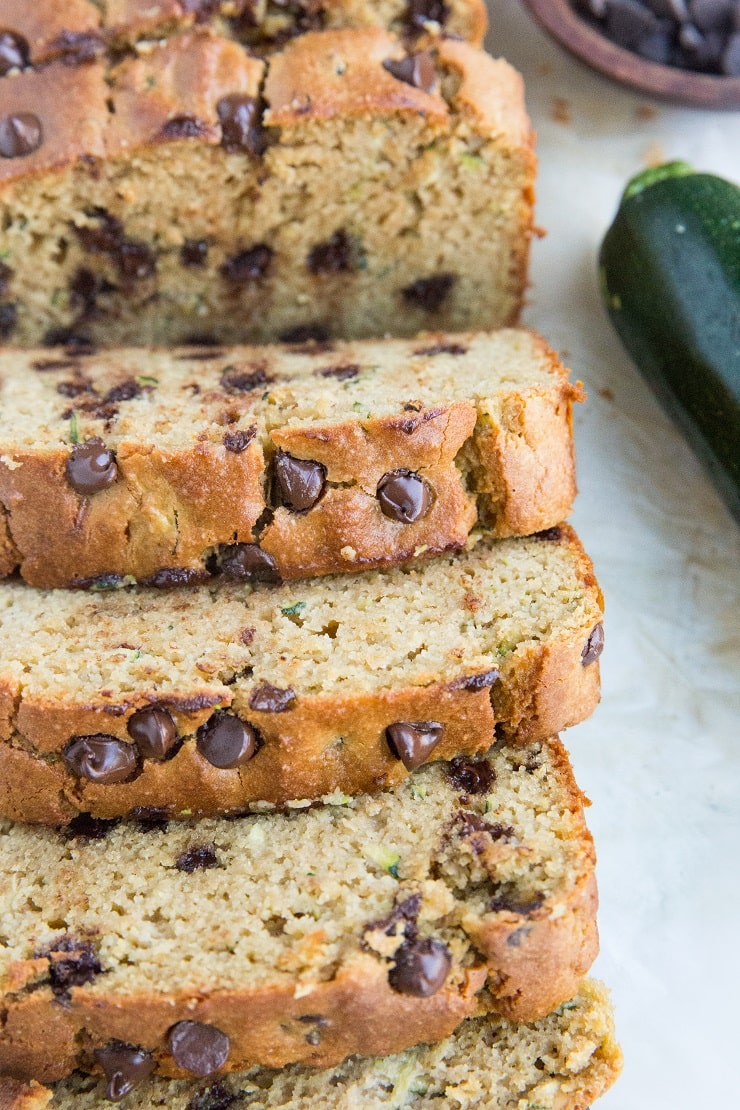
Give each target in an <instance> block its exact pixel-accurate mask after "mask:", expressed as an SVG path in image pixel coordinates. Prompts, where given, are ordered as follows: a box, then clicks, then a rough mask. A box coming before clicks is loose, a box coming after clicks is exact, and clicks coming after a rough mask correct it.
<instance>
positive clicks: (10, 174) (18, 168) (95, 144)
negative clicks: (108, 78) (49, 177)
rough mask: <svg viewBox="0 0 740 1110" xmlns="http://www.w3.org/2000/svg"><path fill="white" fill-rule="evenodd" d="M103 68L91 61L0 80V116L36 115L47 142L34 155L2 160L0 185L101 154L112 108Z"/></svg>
mask: <svg viewBox="0 0 740 1110" xmlns="http://www.w3.org/2000/svg"><path fill="white" fill-rule="evenodd" d="M108 94H109V90H108V86H107V85H106V83H105V69H104V67H103V66H101V65H97V64H91V65H85V66H79V67H76V68H75V67H69V66H65V65H62V64H55V65H53V66H49V68H48V69H44V70H39V71H37V72H35V71H32V72H28V73H21V74H18V76H16V77H13V78H12V79H8V80H3V81H2V82H0V115H4V116H11V115H17V114H24V115H25V114H31V115H33V116H36V118H37V119H38V121H39V123H40V125H41V132H42V136H43V140H42V142H41V144H40V146H38V148H37V149H36V150H34V151H32V152H31V153H30V154H26V155H24V156H23V157H19V158H0V189H3V191H5V190H6V189H7V187H8V186H9V185H10V184H12V183H13V182H16V183H18V185H19V186H22V184H23V182H24V181H27V180H29V179H31V178H33V177H35V176H37V175H38V174H41V173H49V172H51V171H54V170H61V169H63V168H65V167H67V166H70V165H74V163H76V162H78V161H80V159H83V158H102V157H103V156H104V155H105V153H106V149H105V132H106V128H107V124H108V118H109V112H108V106H107V104H106V98H107V96H108Z"/></svg>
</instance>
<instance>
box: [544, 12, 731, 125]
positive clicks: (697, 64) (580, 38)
mask: <svg viewBox="0 0 740 1110" xmlns="http://www.w3.org/2000/svg"><path fill="white" fill-rule="evenodd" d="M523 3H524V5H525V7H526V8H528V9H529V11H530V12H531V14H532V16H533V17H534V18H535V19H536V21H537V22H538V23H539V24H540V26H542V27H543V28H544V29H545V30H546V31H547V32H548V33H549V34H550V35H552V37H553V38H555V39H556V40H557V41H558V42H559V43H560V44H561V45H562V46H564V47H565V48H566V49H567V50H569V51H570V52H571V53H572V54H575V55H576V57H578V58H580V59H581V61H584V62H586V63H587V64H588V65H590V66H591V67H592V68H593V69H596V70H598V71H599V72H600V73H603V74H605V75H606V76H607V77H611V78H613V79H614V80H615V81H619V82H621V83H622V84H624V85H629V86H631V87H632V88H634V89H639V90H640V91H641V92H645V93H649V94H651V95H653V96H656V97H661V98H663V99H665V100H671V101H673V102H674V103H676V104H688V105H692V106H694V107H698V108H725V109H730V108H740V0H523Z"/></svg>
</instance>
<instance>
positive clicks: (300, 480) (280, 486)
mask: <svg viewBox="0 0 740 1110" xmlns="http://www.w3.org/2000/svg"><path fill="white" fill-rule="evenodd" d="M325 485H326V467H325V466H324V465H323V464H322V463H319V462H314V461H313V460H312V459H297V458H295V456H293V455H289V454H288V453H287V452H286V451H278V453H277V454H276V455H275V461H274V463H273V498H274V500H275V502H276V504H278V505H284V506H285V508H286V509H290V510H291V511H292V512H294V513H305V512H308V510H309V509H312V508H313V506H314V505H315V504H316V502H317V501H318V500H319V499H320V498H321V495H322V494H323V492H324V487H325Z"/></svg>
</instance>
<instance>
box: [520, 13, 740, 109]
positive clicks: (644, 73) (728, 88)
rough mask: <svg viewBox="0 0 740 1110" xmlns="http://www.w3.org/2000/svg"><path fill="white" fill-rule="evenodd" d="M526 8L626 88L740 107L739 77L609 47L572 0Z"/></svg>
mask: <svg viewBox="0 0 740 1110" xmlns="http://www.w3.org/2000/svg"><path fill="white" fill-rule="evenodd" d="M522 3H523V4H524V6H525V8H527V9H528V10H529V11H530V12H531V14H532V15H533V16H534V18H535V19H536V20H537V22H538V23H539V24H540V26H541V27H543V28H544V29H545V30H546V31H547V32H548V33H549V34H550V35H552V37H553V38H554V39H556V40H557V41H558V42H559V43H560V45H561V46H564V47H565V49H566V50H569V51H570V52H571V54H575V56H576V57H577V58H580V59H581V61H582V62H586V64H587V65H589V66H591V67H592V68H593V69H596V70H598V71H599V73H604V74H606V76H607V77H611V78H612V79H613V80H615V81H619V82H621V83H622V84H623V85H630V86H631V87H632V88H633V89H639V90H640V91H641V92H645V93H650V94H651V95H652V96H657V97H661V98H662V99H664V100H672V101H673V102H674V103H676V104H688V105H691V106H693V107H697V108H724V109H730V108H739V107H740V77H720V76H717V75H710V74H706V73H695V72H694V71H693V70H687V69H677V68H676V67H674V66H662V65H658V64H657V63H656V62H648V61H646V60H645V59H644V58H640V57H639V55H637V54H633V53H632V52H631V51H630V50H625V49H623V48H622V47H621V46H617V45H616V44H615V43H613V42H610V40H609V39H607V38H606V37H605V36H604V35H602V34H601V33H600V32H599V31H598V30H597V29H596V28H594V27H592V26H591V25H590V24H589V23H587V22H586V21H585V20H584V19H583V18H582V17H581V16H580V15H579V14H578V13H577V12H576V11H575V10H574V9H573V8H572V7H571V6H570V4H569V3H568V0H522Z"/></svg>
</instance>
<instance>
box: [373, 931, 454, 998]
mask: <svg viewBox="0 0 740 1110" xmlns="http://www.w3.org/2000/svg"><path fill="white" fill-rule="evenodd" d="M394 958H395V961H396V966H395V967H393V968H391V970H390V971H389V972H388V982H389V983H390V985H391V987H392V988H393V990H394V991H398V993H399V994H410V995H413V996H414V997H415V998H430V997H431V995H433V994H436V993H437V991H438V990H439V989H440V987H442V986H444V982H445V980H446V978H447V976H448V975H449V972H450V968H451V967H452V956H451V955H450V951H449V949H448V947H447V945H446V944H443V943H442V941H440V940H434V939H433V938H432V937H427V938H426V939H424V940H407V941H405V942H404V943H403V944H402V945H401V947H400V948H398V949H397V950H396V954H395V957H394Z"/></svg>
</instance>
